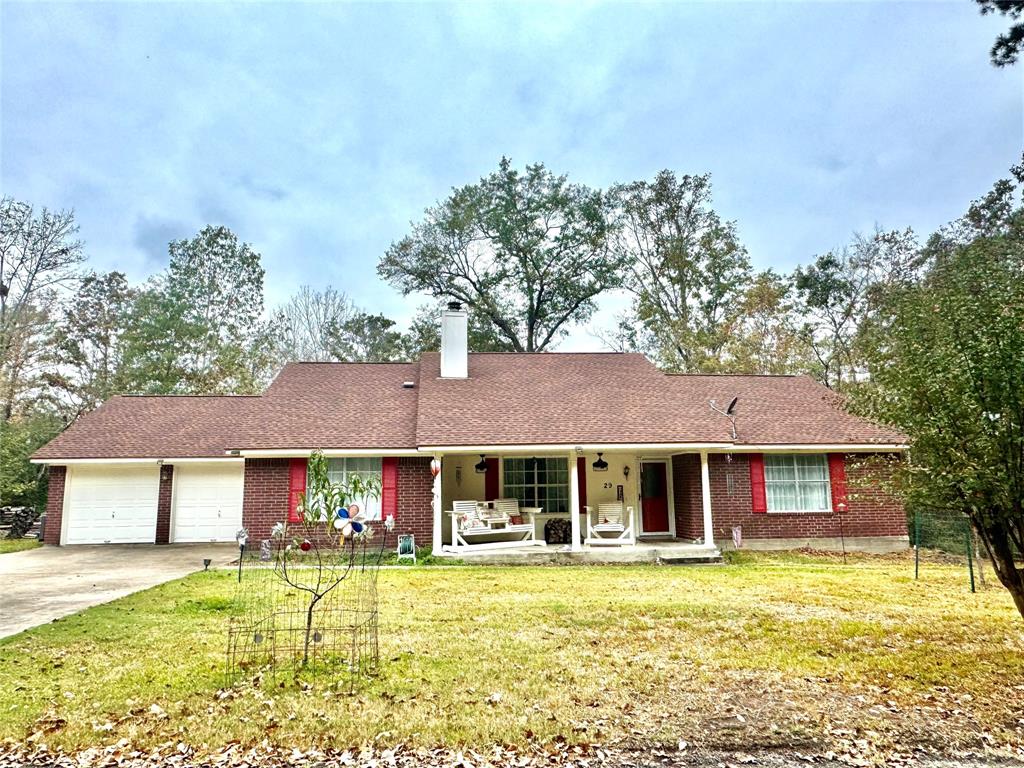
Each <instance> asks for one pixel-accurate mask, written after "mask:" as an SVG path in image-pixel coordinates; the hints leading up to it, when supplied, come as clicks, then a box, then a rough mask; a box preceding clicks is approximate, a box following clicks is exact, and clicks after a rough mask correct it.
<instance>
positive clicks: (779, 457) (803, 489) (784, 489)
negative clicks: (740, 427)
mask: <svg viewBox="0 0 1024 768" xmlns="http://www.w3.org/2000/svg"><path fill="white" fill-rule="evenodd" d="M764 487H765V496H766V498H767V501H768V511H769V512H831V511H832V493H831V487H830V484H829V475H828V457H827V456H825V455H824V454H820V453H818V454H803V453H769V454H765V457H764Z"/></svg>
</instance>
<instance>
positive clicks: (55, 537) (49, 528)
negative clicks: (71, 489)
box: [43, 466, 68, 546]
mask: <svg viewBox="0 0 1024 768" xmlns="http://www.w3.org/2000/svg"><path fill="white" fill-rule="evenodd" d="M49 470H50V471H49V478H48V479H47V484H46V530H45V531H44V532H43V543H44V544H53V545H54V546H58V545H60V529H61V519H62V518H63V517H64V485H65V482H66V480H67V476H68V468H67V467H54V466H51V467H50V468H49Z"/></svg>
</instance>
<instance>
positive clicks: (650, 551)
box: [448, 540, 722, 565]
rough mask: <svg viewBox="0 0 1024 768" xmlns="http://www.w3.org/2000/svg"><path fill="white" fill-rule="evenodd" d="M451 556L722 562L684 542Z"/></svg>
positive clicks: (506, 561)
mask: <svg viewBox="0 0 1024 768" xmlns="http://www.w3.org/2000/svg"><path fill="white" fill-rule="evenodd" d="M448 554H452V555H453V556H454V557H458V558H459V559H460V560H464V561H465V562H467V563H472V564H474V565H524V564H526V563H528V564H529V565H569V564H590V565H630V564H632V565H640V564H644V563H649V564H652V565H659V564H660V565H709V564H715V563H721V562H722V553H721V552H720V551H719V550H718V548H717V547H716V548H713V549H712V548H708V547H705V546H704V545H703V544H692V543H690V542H687V541H679V540H665V541H650V540H640V541H637V542H636V543H635V544H628V545H624V546H620V547H609V546H590V545H584V546H583V547H581V548H580V549H579V550H577V551H573V550H572V549H571V548H570V547H569V546H567V545H562V546H559V545H548V546H526V547H509V548H506V549H498V550H475V551H474V550H470V551H465V550H460V551H459V552H458V554H454V553H450V552H449V553H448Z"/></svg>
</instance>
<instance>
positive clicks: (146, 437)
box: [34, 352, 906, 460]
mask: <svg viewBox="0 0 1024 768" xmlns="http://www.w3.org/2000/svg"><path fill="white" fill-rule="evenodd" d="M439 366H440V358H439V355H438V354H437V353H436V352H435V353H427V354H425V355H423V358H422V359H421V361H420V362H419V363H291V364H289V365H286V366H285V367H284V369H282V371H281V373H280V374H279V375H278V376H277V378H276V379H275V380H274V382H273V384H271V385H270V387H269V388H268V389H267V391H266V393H264V395H263V396H261V397H134V396H128V397H115V398H113V399H111V400H110V401H109V402H107V403H106V404H104V405H103V406H102V407H100V408H99V409H97V410H96V411H94V412H93V413H91V414H88V415H87V416H83V417H82V418H81V419H79V420H78V421H77V422H76V423H75V424H74V425H72V426H71V427H70V428H69V429H68V430H66V431H65V432H64V433H63V434H62V435H60V436H59V437H57V438H56V439H54V440H53V441H52V442H50V443H49V444H47V445H46V446H44V447H43V448H41V449H40V450H39V451H37V452H36V454H35V456H34V458H36V459H42V460H59V459H71V458H180V457H214V456H223V455H224V453H225V452H226V451H228V450H231V449H240V450H282V451H284V450H289V449H290V450H309V449H312V448H328V449H330V448H333V449H360V448H361V449H381V450H382V451H384V450H409V449H414V448H417V447H421V446H438V447H447V446H476V445H494V446H499V445H538V444H557V445H563V446H564V445H577V444H595V443H597V444H608V445H613V444H623V443H650V444H654V443H661V444H666V443H721V444H730V443H732V439H731V429H730V425H729V421H728V419H726V418H725V417H724V416H722V415H720V414H718V413H715V412H713V411H712V410H711V408H710V407H709V402H710V401H711V400H712V399H714V400H716V401H717V402H718V404H719V405H720V406H722V407H724V406H725V405H726V404H727V403H728V402H729V401H730V400H731V399H732V398H733V397H737V396H738V397H739V401H738V403H737V407H736V428H737V433H738V438H737V441H736V443H737V444H738V445H741V446H742V445H804V444H806V445H823V444H833V445H836V444H838V445H843V444H845V445H872V444H879V445H881V444H886V445H891V444H900V443H904V442H906V438H905V437H904V436H903V435H901V434H899V433H898V432H895V431H893V430H890V429H886V428H883V427H879V426H877V425H875V424H872V423H870V422H867V421H865V420H863V419H860V418H857V417H855V416H852V415H850V414H849V413H847V412H846V411H845V410H844V409H843V408H842V406H841V404H840V403H839V402H838V400H837V399H836V397H835V396H834V395H833V393H832V392H831V391H830V390H828V389H826V388H825V387H823V386H821V385H820V384H818V383H816V382H815V381H813V380H812V379H810V378H809V377H806V376H731V375H666V374H664V373H662V372H661V371H659V370H658V369H657V368H655V367H654V366H653V365H652V364H651V363H650V362H649V361H648V360H647V359H646V358H645V357H644V356H643V355H639V354H621V353H538V354H509V353H504V354H503V353H477V354H471V355H470V356H469V378H468V379H441V378H440V377H439V373H440V368H439ZM405 381H413V382H415V387H413V388H409V389H407V388H404V387H403V386H402V384H403V382H405Z"/></svg>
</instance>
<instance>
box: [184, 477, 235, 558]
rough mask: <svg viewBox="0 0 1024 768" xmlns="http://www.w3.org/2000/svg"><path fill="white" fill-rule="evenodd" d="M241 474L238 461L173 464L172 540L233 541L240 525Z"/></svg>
mask: <svg viewBox="0 0 1024 768" xmlns="http://www.w3.org/2000/svg"><path fill="white" fill-rule="evenodd" d="M243 476H244V472H243V467H242V465H240V464H232V465H231V466H227V467H224V466H217V467H210V466H203V465H196V466H180V467H175V470H174V514H173V529H174V530H173V535H172V538H171V540H172V541H176V542H189V541H204V542H205V541H234V540H235V534H236V533H237V532H238V529H239V528H241V527H242V487H243V482H244V481H243Z"/></svg>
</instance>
